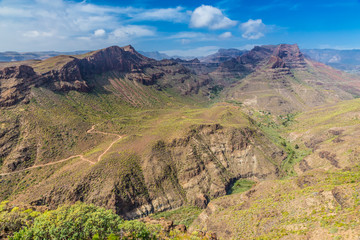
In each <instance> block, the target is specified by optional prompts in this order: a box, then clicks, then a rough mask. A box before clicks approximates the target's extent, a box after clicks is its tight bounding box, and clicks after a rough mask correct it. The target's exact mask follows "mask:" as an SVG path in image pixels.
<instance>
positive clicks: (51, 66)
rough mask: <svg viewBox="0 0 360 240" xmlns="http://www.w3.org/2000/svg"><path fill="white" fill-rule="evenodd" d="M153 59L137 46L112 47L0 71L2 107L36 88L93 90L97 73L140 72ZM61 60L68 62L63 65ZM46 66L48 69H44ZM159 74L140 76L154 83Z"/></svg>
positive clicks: (25, 97)
mask: <svg viewBox="0 0 360 240" xmlns="http://www.w3.org/2000/svg"><path fill="white" fill-rule="evenodd" d="M149 61H150V60H149V59H148V58H146V57H144V56H142V55H140V54H139V53H137V52H136V51H135V50H134V48H133V47H131V46H126V47H123V48H120V47H116V46H113V47H109V48H106V49H103V50H99V51H96V52H93V53H90V54H88V56H85V57H83V55H79V56H75V57H73V56H57V57H54V58H50V59H47V60H44V61H41V62H40V63H35V64H32V66H27V65H20V66H14V67H7V68H4V69H2V70H0V106H11V105H14V104H16V103H18V102H20V101H23V100H27V99H28V96H29V93H30V89H31V88H32V87H39V86H45V87H48V88H49V89H51V90H53V91H70V90H76V91H81V92H87V91H89V90H90V88H89V86H88V84H87V82H86V80H84V79H86V78H87V77H89V76H91V75H94V74H102V73H104V72H109V71H119V72H125V73H140V72H141V71H142V69H143V68H144V67H146V66H148V65H149ZM59 62H65V63H64V64H63V65H61V64H59ZM44 69H45V70H44ZM156 77H157V76H154V77H151V76H150V77H148V78H146V77H145V78H140V79H138V81H140V82H142V83H144V84H145V83H148V84H150V83H152V82H153V81H154V80H156Z"/></svg>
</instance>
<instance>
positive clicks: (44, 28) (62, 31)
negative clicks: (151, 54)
mask: <svg viewBox="0 0 360 240" xmlns="http://www.w3.org/2000/svg"><path fill="white" fill-rule="evenodd" d="M359 12H360V1H359V0H346V1H332V0H327V1H325V0H318V1H310V0H303V1H295V0H282V1H280V0H270V1H269V0H268V1H253V0H252V1H251V0H237V1H236V0H221V1H203V2H195V1H189V0H183V1H178V0H173V1H150V0H141V1H130V0H121V1H120V0H118V1H106V0H105V1H98V0H87V1H68V0H0V20H1V21H0V51H20V52H26V51H75V50H94V49H99V48H105V47H108V46H110V45H119V46H123V45H128V44H131V45H133V46H134V47H135V48H136V49H138V50H144V51H160V52H163V53H166V54H168V55H180V56H203V55H208V54H211V53H213V52H215V51H217V50H218V49H219V48H239V49H249V48H251V47H253V46H254V45H261V44H279V43H298V44H299V46H300V47H301V48H336V49H353V48H360V43H359V41H358V39H360V28H359V23H360V18H359V14H358V13H359Z"/></svg>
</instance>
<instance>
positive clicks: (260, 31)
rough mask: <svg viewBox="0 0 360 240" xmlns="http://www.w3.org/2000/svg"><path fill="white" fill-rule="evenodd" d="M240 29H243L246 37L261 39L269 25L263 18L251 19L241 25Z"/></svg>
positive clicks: (243, 35)
mask: <svg viewBox="0 0 360 240" xmlns="http://www.w3.org/2000/svg"><path fill="white" fill-rule="evenodd" d="M240 29H241V30H242V31H243V34H242V37H243V38H246V39H259V38H261V37H264V36H265V33H266V31H267V27H266V25H265V24H264V23H263V22H262V20H261V19H256V20H252V19H249V20H248V21H247V22H245V23H242V24H241V25H240Z"/></svg>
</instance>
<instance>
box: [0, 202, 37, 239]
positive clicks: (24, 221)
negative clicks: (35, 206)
mask: <svg viewBox="0 0 360 240" xmlns="http://www.w3.org/2000/svg"><path fill="white" fill-rule="evenodd" d="M39 215H40V213H39V212H36V211H33V210H32V209H26V210H25V209H22V208H19V207H10V205H9V203H8V202H7V201H4V202H1V203H0V238H5V237H7V236H8V235H11V234H13V233H14V232H17V231H19V230H20V229H21V228H23V227H24V226H30V225H31V224H32V223H33V221H34V219H35V218H36V217H38V216H39Z"/></svg>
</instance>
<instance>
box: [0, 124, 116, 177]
mask: <svg viewBox="0 0 360 240" xmlns="http://www.w3.org/2000/svg"><path fill="white" fill-rule="evenodd" d="M86 132H87V133H89V134H92V133H98V134H104V135H109V136H110V135H111V136H116V137H117V138H116V139H115V140H114V141H112V142H111V143H110V145H109V147H108V148H106V150H105V151H104V152H103V153H102V154H100V156H99V157H98V158H97V159H96V162H100V161H101V159H102V157H103V156H104V155H105V154H106V153H107V152H108V151H109V150H110V149H111V147H112V146H113V145H114V144H115V143H116V142H117V141H119V140H120V139H121V138H122V137H123V136H121V135H119V134H116V133H107V132H102V131H98V130H95V125H93V126H92V127H91V128H90V129H89V130H87V131H86ZM74 158H80V160H82V161H85V162H88V163H90V164H91V165H93V164H95V163H96V162H93V161H91V160H89V159H87V158H85V156H84V155H82V154H78V155H73V156H70V157H68V158H64V159H61V160H58V161H55V162H51V163H45V164H40V165H35V166H32V167H28V168H25V169H22V170H18V171H14V172H9V173H0V176H7V175H11V174H15V173H20V172H24V171H27V170H31V169H35V168H41V167H46V166H51V165H55V164H58V163H62V162H66V161H69V160H71V159H74Z"/></svg>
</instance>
